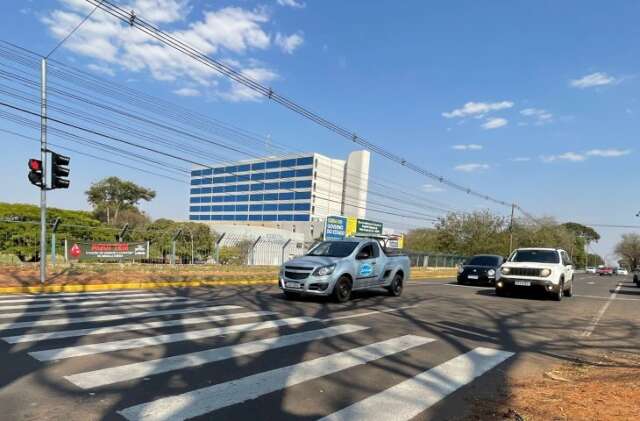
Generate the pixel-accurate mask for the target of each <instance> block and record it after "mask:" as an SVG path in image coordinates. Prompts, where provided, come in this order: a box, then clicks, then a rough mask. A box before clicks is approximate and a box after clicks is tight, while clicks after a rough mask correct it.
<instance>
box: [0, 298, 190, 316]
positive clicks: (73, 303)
mask: <svg viewBox="0 0 640 421" xmlns="http://www.w3.org/2000/svg"><path fill="white" fill-rule="evenodd" d="M161 300H176V301H180V300H188V298H187V297H178V296H174V295H164V294H159V295H154V296H153V297H148V298H135V299H133V300H117V299H114V300H95V301H84V300H83V301H64V302H54V303H38V304H18V305H10V306H5V305H0V311H4V310H28V309H32V308H53V309H55V308H67V307H88V306H95V305H99V304H131V303H144V302H147V301H161ZM27 313H29V312H28V311H25V312H24V314H27Z"/></svg>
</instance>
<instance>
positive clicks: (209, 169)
mask: <svg viewBox="0 0 640 421" xmlns="http://www.w3.org/2000/svg"><path fill="white" fill-rule="evenodd" d="M211 174H213V170H212V169H211V168H208V169H206V170H202V175H211Z"/></svg>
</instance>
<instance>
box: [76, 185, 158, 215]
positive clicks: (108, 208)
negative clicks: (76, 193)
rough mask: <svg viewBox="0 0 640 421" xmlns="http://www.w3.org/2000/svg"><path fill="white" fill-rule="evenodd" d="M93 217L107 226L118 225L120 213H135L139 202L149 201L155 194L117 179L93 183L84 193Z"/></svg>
mask: <svg viewBox="0 0 640 421" xmlns="http://www.w3.org/2000/svg"><path fill="white" fill-rule="evenodd" d="M85 194H86V195H87V200H88V201H89V203H90V204H91V205H92V206H93V208H94V212H95V215H96V216H97V217H98V218H100V220H102V221H104V222H106V223H107V224H108V225H115V224H118V223H119V222H120V221H119V216H120V213H121V212H122V211H128V212H137V213H138V214H141V212H140V210H139V209H138V203H139V202H140V201H141V200H145V201H147V202H148V201H150V200H152V199H153V198H154V197H155V196H156V192H155V191H153V190H151V189H147V188H144V187H141V186H138V185H137V184H135V183H132V182H131V181H126V180H121V179H120V178H118V177H107V178H105V179H103V180H100V181H98V182H96V183H93V184H92V185H91V186H90V187H89V190H87V191H86V192H85Z"/></svg>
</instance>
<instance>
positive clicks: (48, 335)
mask: <svg viewBox="0 0 640 421" xmlns="http://www.w3.org/2000/svg"><path fill="white" fill-rule="evenodd" d="M276 314H277V313H276V312H274V311H249V312H245V313H232V314H220V315H214V316H202V317H192V318H188V319H177V320H158V321H152V322H143V321H138V322H134V323H125V324H122V325H117V326H106V327H97V328H87V329H74V330H60V331H56V332H43V333H31V334H26V335H16V336H5V337H3V338H0V339H2V340H4V341H5V342H8V343H10V344H16V343H20V342H33V341H46V340H51V339H62V338H74V337H77V336H86V335H103V334H106V333H117V332H130V331H133V330H144V329H155V328H164V327H172V326H188V325H194V324H198V323H209V322H224V321H229V320H236V319H248V318H250V317H261V316H275V315H276Z"/></svg>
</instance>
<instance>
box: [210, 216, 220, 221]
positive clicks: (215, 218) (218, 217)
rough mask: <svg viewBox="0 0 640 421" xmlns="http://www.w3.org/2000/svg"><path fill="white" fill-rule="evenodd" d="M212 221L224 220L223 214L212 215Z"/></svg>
mask: <svg viewBox="0 0 640 421" xmlns="http://www.w3.org/2000/svg"><path fill="white" fill-rule="evenodd" d="M211 220H212V221H222V215H211Z"/></svg>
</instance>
